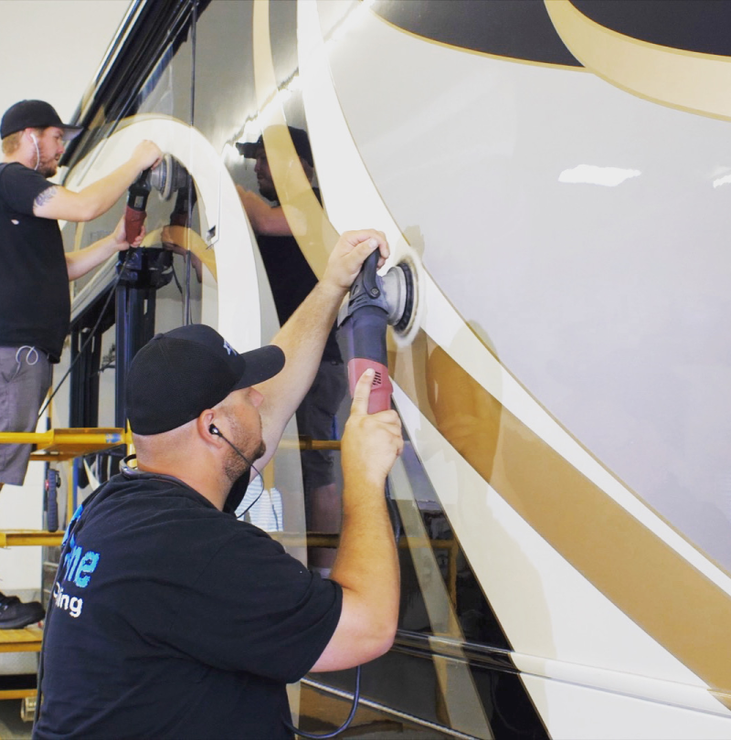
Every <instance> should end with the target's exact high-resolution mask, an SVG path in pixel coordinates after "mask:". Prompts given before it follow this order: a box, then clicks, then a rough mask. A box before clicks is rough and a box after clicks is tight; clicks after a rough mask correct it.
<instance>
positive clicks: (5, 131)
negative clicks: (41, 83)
mask: <svg viewBox="0 0 731 740" xmlns="http://www.w3.org/2000/svg"><path fill="white" fill-rule="evenodd" d="M48 126H56V127H58V128H61V129H63V132H64V137H63V138H64V139H65V140H66V141H71V139H73V138H74V137H76V136H78V135H79V134H80V133H81V132H82V131H83V130H84V127H83V126H72V125H70V124H68V123H63V121H61V117H60V116H59V115H58V113H56V110H55V108H54V107H53V106H52V105H50V104H49V103H46V102H45V101H44V100H21V101H20V102H19V103H16V104H15V105H11V106H10V108H8V109H7V110H6V111H5V115H4V116H3V120H2V123H0V138H2V139H4V138H5V137H6V136H10V134H14V133H16V132H17V131H23V129H26V128H48Z"/></svg>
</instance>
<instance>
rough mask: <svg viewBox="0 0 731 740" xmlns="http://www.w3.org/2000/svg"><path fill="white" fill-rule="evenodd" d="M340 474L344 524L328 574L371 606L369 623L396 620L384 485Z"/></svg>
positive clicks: (395, 573) (395, 576)
mask: <svg viewBox="0 0 731 740" xmlns="http://www.w3.org/2000/svg"><path fill="white" fill-rule="evenodd" d="M343 473H344V476H345V478H346V480H345V485H344V488H343V525H342V529H341V534H340V545H339V547H338V553H337V558H336V560H335V564H334V566H333V568H332V572H331V574H330V577H331V578H332V579H333V580H334V581H337V582H338V583H339V584H340V585H341V586H342V587H343V588H344V589H348V590H349V591H350V592H351V593H353V594H357V596H358V597H359V598H360V599H362V600H363V602H364V603H367V604H368V605H369V606H370V607H371V611H370V614H371V620H372V623H378V622H382V621H388V622H389V623H391V622H395V620H396V619H397V618H398V607H399V564H398V554H397V550H396V543H395V539H394V535H393V530H392V526H391V520H390V518H389V515H388V507H387V505H386V497H385V492H384V486H382V485H381V486H376V485H374V484H372V483H367V482H363V481H358V482H348V480H347V472H346V471H345V470H344V471H343ZM369 621H370V620H369ZM374 631H375V632H378V630H374Z"/></svg>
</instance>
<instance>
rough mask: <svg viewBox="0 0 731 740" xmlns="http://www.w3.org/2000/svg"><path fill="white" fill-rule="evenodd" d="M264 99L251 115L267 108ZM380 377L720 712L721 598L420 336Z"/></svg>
mask: <svg viewBox="0 0 731 740" xmlns="http://www.w3.org/2000/svg"><path fill="white" fill-rule="evenodd" d="M258 5H259V3H255V14H256V8H257V6H258ZM261 5H263V6H266V3H265V2H262V3H261ZM255 29H256V32H255V34H254V38H255V62H256V65H257V67H261V66H262V65H263V64H264V63H266V64H267V65H269V70H268V74H269V80H270V81H269V84H270V87H269V88H268V89H269V91H270V93H271V91H272V90H274V87H272V86H271V85H273V80H274V75H273V69H272V63H271V50H269V53H268V55H267V57H266V58H265V57H263V56H262V48H261V45H262V43H263V39H266V40H267V42H268V40H269V33H268V31H269V29H268V16H267V26H266V35H264V34H262V33H261V29H259V28H258V27H256V24H255ZM256 39H259V42H258V43H257V41H256ZM569 48H571V47H569ZM260 75H261V76H263V70H260V69H259V70H258V71H257V79H259V76H260ZM257 91H259V85H258V83H257ZM264 91H265V90H264V89H263V88H262V96H261V97H260V105H261V104H262V101H264V102H267V98H266V96H265V95H264V94H263V93H264ZM278 122H279V123H284V121H283V116H282V120H280V121H278ZM287 161H290V160H289V159H288V160H287ZM277 187H279V186H278V185H277ZM318 208H319V204H318ZM322 217H323V218H324V214H323V216H322ZM402 238H403V237H402ZM404 241H406V240H404ZM301 246H302V249H303V252H304V253H305V255H306V256H307V257H308V259H309V258H310V255H309V254H308V251H309V249H308V247H307V246H306V245H305V244H303V243H301ZM313 248H314V247H313ZM315 272H316V273H317V272H318V271H317V270H315ZM318 274H321V273H318ZM389 368H390V371H391V374H392V376H393V377H394V379H395V380H396V382H397V383H398V384H399V386H400V387H401V388H402V389H403V390H404V392H405V393H406V394H407V395H408V396H409V398H410V399H411V400H412V401H413V403H415V404H416V406H417V407H418V408H419V409H420V411H421V413H422V414H424V415H425V416H426V417H427V418H428V419H429V421H431V423H432V424H434V426H435V427H436V428H437V429H438V430H439V432H440V433H441V434H442V435H443V436H444V438H445V439H446V440H447V441H448V442H449V443H450V444H451V445H452V446H453V447H454V448H455V449H457V450H458V451H459V452H460V454H461V455H462V456H463V457H464V459H465V460H466V461H467V462H468V463H469V464H470V465H471V466H472V467H473V468H474V469H475V470H476V471H477V472H478V473H479V474H480V475H481V476H482V477H483V478H484V479H485V480H486V481H487V482H489V483H490V485H491V486H492V487H493V488H494V489H495V490H496V491H497V492H498V494H499V495H500V496H502V497H503V498H504V499H505V500H506V501H507V502H508V503H509V504H510V505H511V506H512V507H513V508H514V509H515V511H516V512H518V513H519V514H520V515H521V516H522V517H523V518H524V519H525V520H526V521H527V522H528V523H529V524H530V525H531V526H532V527H533V528H534V529H535V530H536V531H537V532H538V533H539V534H540V535H541V536H542V537H544V538H545V539H546V540H547V541H548V542H549V543H550V544H551V545H552V546H553V547H554V548H555V549H556V550H557V551H558V552H559V553H560V554H561V555H562V556H563V557H564V558H565V559H566V560H567V561H568V562H569V563H571V565H572V566H573V567H574V568H576V569H577V570H578V571H579V572H580V573H582V574H583V575H584V576H585V577H586V578H587V579H588V580H589V581H590V582H591V583H592V584H593V585H594V586H595V587H596V588H597V589H599V590H600V591H601V592H602V593H603V594H604V595H605V596H606V597H607V598H608V599H609V600H611V601H612V602H613V603H614V604H616V605H617V607H618V608H619V609H621V610H622V611H623V612H624V613H625V614H627V615H628V616H629V617H630V618H631V619H632V620H634V621H635V622H636V623H637V624H638V625H639V626H640V627H641V628H642V629H643V630H645V631H646V632H647V633H648V634H649V635H650V636H651V637H652V638H654V639H655V640H656V641H657V642H658V643H660V644H661V645H662V646H663V647H664V648H665V649H666V650H668V651H669V652H670V653H671V654H673V655H674V656H675V657H676V658H677V659H678V660H679V661H681V662H682V663H684V664H685V665H686V666H687V667H688V668H689V669H690V670H691V671H693V672H694V673H696V674H697V675H698V676H700V678H701V679H702V680H704V681H705V682H706V683H707V684H709V685H710V686H711V687H712V688H713V689H714V691H713V692H712V693H713V695H714V696H716V698H718V699H719V701H722V702H723V703H725V704H726V705H727V706H729V703H728V701H727V698H728V695H727V693H726V689H727V688H729V687H731V650H730V649H729V647H730V646H729V630H728V625H729V624H731V598H730V597H729V596H728V595H727V594H726V593H725V592H724V591H723V590H721V589H720V588H718V587H717V586H716V585H715V584H713V583H712V582H711V581H710V580H709V579H708V578H706V576H704V575H703V574H702V573H700V572H698V571H697V570H696V569H695V568H694V567H693V566H692V565H690V564H689V563H688V562H687V561H686V560H685V559H684V558H683V557H682V556H681V555H679V554H678V553H677V552H675V550H673V549H672V548H671V547H669V546H668V545H667V544H666V543H665V542H663V541H662V540H661V539H660V538H659V537H658V536H657V535H655V534H654V533H653V532H651V531H650V530H649V529H647V528H646V527H645V526H644V525H643V524H642V523H640V522H639V521H638V520H636V519H635V518H634V517H633V516H631V515H630V514H629V513H628V512H627V511H626V510H625V509H623V508H622V507H621V506H619V504H617V503H616V502H615V501H614V500H613V499H612V498H611V497H610V496H609V495H607V494H606V493H605V492H604V491H603V490H602V489H601V488H599V487H598V486H597V485H596V484H594V483H593V482H591V481H590V480H589V479H587V478H586V477H585V476H583V475H582V474H581V473H579V472H578V471H577V470H576V469H575V468H574V467H573V466H571V465H570V464H569V463H568V462H567V461H566V460H565V459H564V458H563V457H561V456H560V455H559V454H558V453H557V452H556V451H555V450H553V449H552V448H551V447H550V446H549V445H548V444H547V443H546V442H544V441H543V440H542V439H541V438H540V437H539V436H538V435H536V434H535V433H534V432H533V431H532V430H531V429H529V428H528V427H527V426H526V425H525V424H523V423H522V422H521V421H520V420H519V419H518V418H517V417H515V416H514V415H513V414H512V413H511V412H510V411H509V410H508V409H506V408H505V407H503V406H502V404H500V402H499V401H498V400H497V399H496V398H495V397H494V396H492V395H491V394H490V393H488V391H486V390H485V389H484V388H483V387H482V386H480V385H479V384H478V383H477V382H476V381H475V380H474V379H473V378H472V377H471V376H470V375H469V374H468V373H467V372H466V371H465V370H464V369H463V368H462V367H460V366H459V365H458V364H457V363H456V362H455V361H454V360H453V359H452V357H451V356H450V355H449V354H448V353H447V352H446V351H445V350H444V349H442V348H441V347H440V346H439V345H437V344H436V343H435V342H434V341H433V340H431V339H430V338H429V337H428V336H427V335H426V333H425V332H424V331H423V330H422V331H421V332H419V334H418V335H417V337H416V339H415V341H414V343H413V344H412V345H411V346H410V347H407V348H401V349H398V350H394V349H393V348H391V351H390V353H389ZM724 697H725V698H724Z"/></svg>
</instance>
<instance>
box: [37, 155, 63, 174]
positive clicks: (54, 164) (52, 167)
mask: <svg viewBox="0 0 731 740" xmlns="http://www.w3.org/2000/svg"><path fill="white" fill-rule="evenodd" d="M37 171H38V172H40V174H41V175H43V177H53V176H54V175H55V174H56V172H58V160H57V159H56V158H55V157H54V158H53V159H41V161H40V163H39V165H38V170H37Z"/></svg>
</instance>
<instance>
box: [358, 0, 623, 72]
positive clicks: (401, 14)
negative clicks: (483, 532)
mask: <svg viewBox="0 0 731 740" xmlns="http://www.w3.org/2000/svg"><path fill="white" fill-rule="evenodd" d="M614 1H615V2H616V1H617V0H614ZM371 8H372V9H373V10H374V11H375V12H376V13H378V15H380V16H381V17H382V18H384V19H385V20H387V21H389V22H390V23H393V24H394V25H395V26H398V27H399V28H403V29H404V30H405V31H410V32H411V33H415V34H417V35H418V36H423V37H424V38H428V39H432V40H434V41H440V42H442V43H445V44H451V45H452V46H459V47H461V48H463V49H471V50H473V51H481V52H485V53H486V54H496V55H498V56H504V57H511V58H514V59H523V60H527V61H531V62H543V63H547V64H563V65H570V66H574V67H580V66H581V64H580V63H579V62H578V61H576V59H575V58H574V57H573V56H572V54H571V52H570V51H569V50H568V49H567V48H566V47H565V46H564V44H563V41H561V38H560V37H559V36H558V34H557V33H556V30H555V29H554V27H553V24H552V23H551V19H550V18H549V17H548V13H547V12H546V6H545V5H544V4H543V0H408V1H407V2H404V1H403V0H376V2H375V4H374V5H372V6H371Z"/></svg>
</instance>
